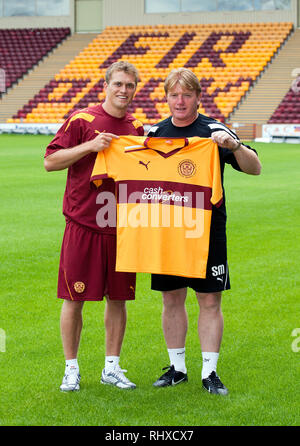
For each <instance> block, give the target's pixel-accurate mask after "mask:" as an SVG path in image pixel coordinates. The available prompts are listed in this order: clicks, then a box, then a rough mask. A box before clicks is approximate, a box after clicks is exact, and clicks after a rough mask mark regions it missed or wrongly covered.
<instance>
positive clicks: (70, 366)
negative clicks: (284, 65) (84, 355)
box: [65, 358, 79, 372]
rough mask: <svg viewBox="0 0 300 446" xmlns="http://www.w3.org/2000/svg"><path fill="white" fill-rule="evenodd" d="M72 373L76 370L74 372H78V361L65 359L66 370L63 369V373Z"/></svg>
mask: <svg viewBox="0 0 300 446" xmlns="http://www.w3.org/2000/svg"><path fill="white" fill-rule="evenodd" d="M71 370H72V371H74V370H76V371H79V365H78V361H77V358H75V359H66V369H65V372H67V371H69V372H70V371H71Z"/></svg>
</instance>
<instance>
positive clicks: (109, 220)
mask: <svg viewBox="0 0 300 446" xmlns="http://www.w3.org/2000/svg"><path fill="white" fill-rule="evenodd" d="M96 203H97V204H101V205H102V207H101V208H100V209H99V211H98V212H97V215H96V221H97V225H98V226H99V227H101V228H103V227H115V226H116V207H117V206H116V197H115V194H113V193H112V192H100V193H99V194H98V196H97V198H96ZM159 203H160V204H162V205H165V206H158V204H159ZM210 206H211V205H210V204H209V207H210ZM206 207H207V204H206ZM118 209H119V211H118V214H119V215H118V216H119V218H118V227H119V228H126V227H131V228H137V227H143V228H147V227H151V228H158V227H163V228H168V227H173V228H184V229H185V237H186V238H200V237H202V236H203V233H204V209H205V194H204V192H194V193H192V192H185V193H184V194H183V195H181V194H180V192H176V191H171V190H167V191H165V190H163V188H162V187H160V186H158V187H145V188H144V189H143V190H142V191H134V192H132V193H128V189H127V185H126V184H120V185H119V194H118Z"/></svg>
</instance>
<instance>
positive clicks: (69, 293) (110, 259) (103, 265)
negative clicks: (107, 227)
mask: <svg viewBox="0 0 300 446" xmlns="http://www.w3.org/2000/svg"><path fill="white" fill-rule="evenodd" d="M115 263H116V237H115V235H111V234H100V233H98V232H94V231H91V230H89V229H87V228H85V227H83V226H80V225H78V224H77V223H74V222H73V221H68V222H67V224H66V228H65V233H64V237H63V242H62V248H61V255H60V265H59V273H58V287H57V296H58V297H59V298H61V299H67V300H77V301H86V300H103V297H104V296H108V297H109V298H110V299H111V300H133V299H134V298H135V280H136V274H135V273H125V272H117V271H115Z"/></svg>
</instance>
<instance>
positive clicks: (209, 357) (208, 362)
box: [202, 352, 219, 379]
mask: <svg viewBox="0 0 300 446" xmlns="http://www.w3.org/2000/svg"><path fill="white" fill-rule="evenodd" d="M218 359H219V353H215V352H202V361H203V362H202V379H204V378H207V377H208V376H209V375H210V374H211V372H213V371H214V372H216V373H217V363H218Z"/></svg>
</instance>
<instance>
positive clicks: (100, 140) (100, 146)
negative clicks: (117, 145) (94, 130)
mask: <svg viewBox="0 0 300 446" xmlns="http://www.w3.org/2000/svg"><path fill="white" fill-rule="evenodd" d="M113 138H115V139H119V136H117V135H114V134H113V133H105V130H104V132H102V133H100V134H99V135H97V136H96V138H94V139H93V140H92V141H91V152H101V151H102V150H104V149H107V147H109V145H110V143H111V141H112V139H113Z"/></svg>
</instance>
